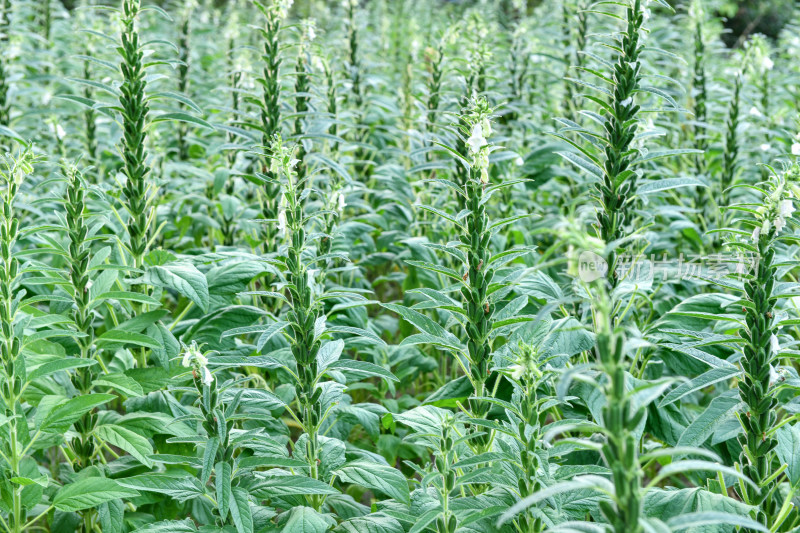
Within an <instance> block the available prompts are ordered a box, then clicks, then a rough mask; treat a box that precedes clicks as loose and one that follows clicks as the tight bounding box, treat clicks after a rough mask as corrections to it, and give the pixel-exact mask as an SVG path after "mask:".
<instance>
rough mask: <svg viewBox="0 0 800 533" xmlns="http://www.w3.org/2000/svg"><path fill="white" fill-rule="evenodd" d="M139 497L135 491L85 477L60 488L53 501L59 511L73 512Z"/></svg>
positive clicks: (108, 481)
mask: <svg viewBox="0 0 800 533" xmlns="http://www.w3.org/2000/svg"><path fill="white" fill-rule="evenodd" d="M136 496H139V493H138V492H137V491H136V490H133V489H130V488H127V487H123V486H120V484H118V483H117V482H116V481H114V480H112V479H108V478H104V477H86V478H83V479H79V480H78V481H76V482H75V483H71V484H69V485H66V486H64V487H62V488H61V490H59V491H58V492H57V493H56V496H55V498H54V499H53V506H54V507H55V508H56V509H58V510H59V511H65V512H75V511H81V510H83V509H90V508H92V507H97V506H98V505H100V504H101V503H105V502H109V501H111V500H116V499H119V498H134V497H136Z"/></svg>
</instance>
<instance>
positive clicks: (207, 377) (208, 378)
mask: <svg viewBox="0 0 800 533" xmlns="http://www.w3.org/2000/svg"><path fill="white" fill-rule="evenodd" d="M202 374H203V385H206V386H209V385H211V384H212V383H214V375H213V374H212V373H211V371H210V370H209V369H208V367H206V366H204V367H203V369H202Z"/></svg>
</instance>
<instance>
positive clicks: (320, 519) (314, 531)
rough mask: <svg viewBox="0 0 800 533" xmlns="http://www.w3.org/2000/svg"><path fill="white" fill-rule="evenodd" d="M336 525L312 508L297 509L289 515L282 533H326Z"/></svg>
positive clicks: (333, 521)
mask: <svg viewBox="0 0 800 533" xmlns="http://www.w3.org/2000/svg"><path fill="white" fill-rule="evenodd" d="M334 524H336V521H335V520H333V519H332V518H330V517H329V516H326V515H323V514H321V513H319V512H317V511H315V510H314V509H312V508H311V507H295V508H293V509H292V510H291V512H290V513H289V519H288V520H287V521H286V525H285V526H283V529H282V530H281V533H325V531H328V530H329V529H330V528H331V526H333V525H334ZM365 533H366V532H365Z"/></svg>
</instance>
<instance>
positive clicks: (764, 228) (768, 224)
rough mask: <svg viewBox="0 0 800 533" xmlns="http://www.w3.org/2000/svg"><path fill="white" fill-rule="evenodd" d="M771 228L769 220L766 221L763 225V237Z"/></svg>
mask: <svg viewBox="0 0 800 533" xmlns="http://www.w3.org/2000/svg"><path fill="white" fill-rule="evenodd" d="M770 227H771V226H770V223H769V220H767V219H764V222H762V223H761V235H767V234H768V233H769V229H770Z"/></svg>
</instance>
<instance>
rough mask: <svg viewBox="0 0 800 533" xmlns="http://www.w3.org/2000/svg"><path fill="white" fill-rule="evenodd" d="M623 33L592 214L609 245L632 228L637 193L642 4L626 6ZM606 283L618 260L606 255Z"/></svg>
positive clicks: (613, 282) (613, 253)
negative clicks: (597, 203)
mask: <svg viewBox="0 0 800 533" xmlns="http://www.w3.org/2000/svg"><path fill="white" fill-rule="evenodd" d="M625 23H626V29H625V31H623V32H622V35H621V38H620V39H619V43H618V44H619V51H618V52H617V56H616V58H615V62H614V69H613V73H612V76H611V79H612V80H613V82H612V88H611V96H610V98H609V99H608V101H607V106H608V107H607V108H606V113H605V122H604V124H603V130H604V134H605V140H606V143H604V146H605V148H604V158H603V170H604V172H603V175H602V177H601V180H600V184H599V185H598V189H599V192H600V203H601V205H600V210H599V212H598V214H597V225H598V230H599V231H598V233H599V237H600V238H601V239H602V240H603V241H605V242H606V243H609V244H612V243H614V242H615V241H617V240H619V239H620V238H622V237H624V236H625V226H626V225H627V224H630V222H631V215H632V209H631V207H632V206H631V201H632V197H633V195H634V194H635V193H636V182H637V180H638V175H637V173H636V172H635V171H633V170H632V169H631V165H632V163H633V161H634V160H635V159H636V157H638V154H637V152H636V151H635V150H632V143H633V139H634V136H635V134H636V130H637V129H638V126H639V124H638V121H637V117H638V115H639V110H640V107H639V105H638V104H637V103H636V102H635V101H634V99H635V96H636V93H637V92H638V90H639V84H640V81H641V73H640V70H641V62H640V55H641V53H642V50H643V49H644V45H643V44H642V43H641V41H640V37H641V35H640V32H641V30H642V26H643V23H644V10H643V8H642V1H641V0H631V2H630V3H629V4H628V6H627V7H626V8H625ZM606 262H607V265H608V282H609V284H610V286H611V287H612V288H613V287H615V286H616V285H617V283H618V281H619V280H618V279H617V273H616V266H617V254H616V251H615V250H613V249H612V250H611V251H609V252H608V254H607V259H606Z"/></svg>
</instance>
